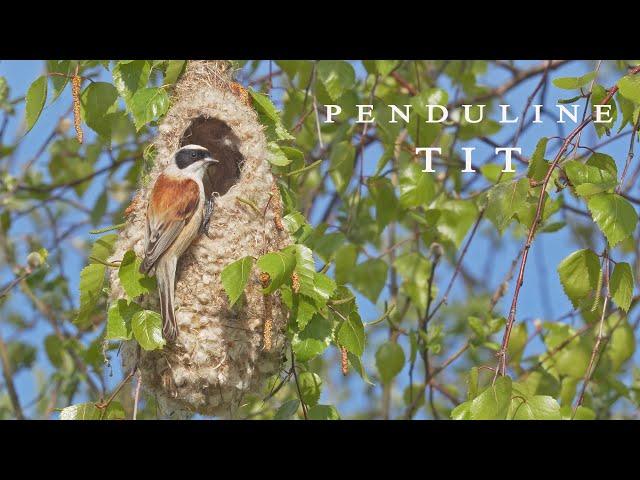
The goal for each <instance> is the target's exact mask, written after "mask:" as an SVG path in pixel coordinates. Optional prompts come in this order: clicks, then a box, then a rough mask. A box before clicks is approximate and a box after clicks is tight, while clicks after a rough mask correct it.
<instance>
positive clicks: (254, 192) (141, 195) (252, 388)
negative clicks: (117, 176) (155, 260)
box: [110, 61, 290, 418]
mask: <svg viewBox="0 0 640 480" xmlns="http://www.w3.org/2000/svg"><path fill="white" fill-rule="evenodd" d="M250 104H251V102H250V100H249V98H248V95H247V92H246V91H245V90H243V89H242V88H239V86H238V85H237V84H234V83H232V81H231V72H230V67H229V64H228V63H227V62H221V61H192V62H189V63H188V65H187V68H186V71H185V73H184V74H183V76H182V78H181V79H180V81H179V82H178V84H177V85H176V87H175V92H174V98H173V99H172V106H171V108H170V110H169V112H168V113H167V115H166V117H165V118H164V120H163V122H162V124H161V125H160V127H159V134H158V137H157V139H156V142H155V145H156V147H157V156H156V159H155V165H154V166H153V169H152V172H151V174H150V179H149V181H148V182H145V185H142V186H140V189H139V190H138V192H137V194H136V196H135V198H134V201H133V203H132V205H131V206H130V207H129V209H128V212H127V224H126V226H125V227H124V229H123V230H122V231H121V233H120V237H119V239H118V241H117V244H116V250H115V252H114V255H113V257H112V259H113V260H118V259H121V258H122V256H123V254H124V253H125V252H126V251H127V250H130V249H133V250H134V251H135V253H136V255H138V256H139V257H142V255H143V242H144V230H145V211H146V204H147V198H148V195H149V192H150V189H151V187H152V186H153V182H154V181H155V178H156V177H157V175H158V174H159V173H160V172H161V171H162V170H163V169H164V168H165V167H166V166H167V164H168V162H169V161H170V158H171V155H172V153H173V152H175V151H176V149H178V148H179V147H180V146H182V145H187V144H192V143H195V144H200V145H203V146H205V147H207V148H208V149H209V150H210V151H211V152H212V153H213V155H214V156H215V157H216V158H218V159H219V160H220V161H221V163H220V164H219V165H215V166H213V167H211V168H212V169H211V170H210V171H209V172H208V175H207V177H206V178H205V189H206V190H207V192H206V193H207V194H209V193H210V192H212V191H214V192H218V193H219V195H220V196H219V197H218V198H217V200H216V202H215V207H214V212H213V216H212V217H211V224H210V228H209V237H207V236H204V235H202V236H199V237H198V238H197V239H196V240H195V241H194V242H193V244H192V245H191V247H190V248H189V249H188V250H187V251H186V252H185V254H184V255H183V256H182V257H181V259H180V261H179V263H178V270H177V273H176V293H175V301H176V318H177V323H178V327H179V334H178V338H177V340H176V343H175V344H173V345H167V346H165V347H164V348H163V349H162V350H155V351H151V352H145V351H143V350H141V351H140V358H139V359H138V367H139V369H140V372H141V374H142V385H143V388H144V389H145V390H146V391H147V392H148V393H150V394H151V395H155V397H156V398H157V400H158V404H159V406H160V410H161V413H162V414H163V415H164V416H168V417H172V418H176V417H178V418H182V417H184V416H185V415H188V414H189V413H190V412H197V413H202V414H205V415H216V416H224V417H229V416H233V413H234V410H235V409H236V408H237V407H238V406H239V405H240V404H241V402H242V399H243V396H244V395H246V394H247V393H250V392H256V391H258V389H259V388H260V387H261V386H262V384H263V381H264V380H265V379H266V378H267V377H269V376H270V375H273V374H274V373H276V372H278V370H279V368H280V365H281V359H282V356H283V350H284V346H285V336H284V333H283V329H284V326H285V323H286V318H285V314H284V311H283V310H282V305H281V302H280V300H279V298H278V297H275V296H272V297H273V298H270V299H268V301H267V302H265V298H264V296H263V295H262V292H261V285H260V281H259V278H258V273H259V272H257V271H256V269H254V271H253V272H252V274H251V278H250V280H249V283H248V285H247V288H246V290H245V291H246V297H245V300H244V301H243V302H242V305H241V306H240V307H238V306H237V305H236V306H234V308H233V309H230V308H229V303H228V299H227V296H226V294H225V291H224V289H223V287H222V283H221V280H220V273H221V272H222V270H223V269H224V267H225V266H227V265H228V264H229V263H231V262H233V261H235V260H237V259H239V258H242V257H244V256H246V255H252V256H254V257H258V256H260V255H262V254H264V253H266V252H270V251H274V250H276V249H280V248H283V247H285V246H286V245H288V244H289V243H290V239H289V237H288V235H287V234H286V233H285V232H282V231H279V230H278V228H276V225H275V222H274V218H275V217H276V216H277V215H279V212H278V208H279V206H280V197H279V194H278V195H277V196H274V198H273V199H271V201H270V197H271V195H272V188H273V186H274V178H273V176H272V175H271V172H270V168H269V164H268V161H267V142H266V139H265V135H264V133H263V126H262V125H261V124H260V123H259V121H258V117H257V114H256V112H255V111H254V110H253V108H252V107H251V105H250ZM238 197H240V198H242V199H243V200H250V201H251V202H253V203H254V204H255V205H256V206H258V207H259V208H260V209H262V208H265V207H266V206H267V205H268V207H267V208H266V216H265V217H263V215H262V212H260V214H258V213H257V212H256V211H255V209H253V208H252V207H250V206H248V205H247V204H245V203H242V202H240V201H238V200H237V198H238ZM124 297H125V293H124V291H123V289H122V287H121V285H120V282H119V279H118V275H117V272H116V271H112V272H111V298H110V300H111V302H113V301H116V300H117V299H118V298H124ZM145 302H146V306H148V307H150V308H153V309H155V310H158V303H157V302H158V300H157V294H154V295H149V298H143V303H145ZM267 310H270V312H269V311H267ZM267 318H271V319H272V322H273V328H272V335H271V348H265V345H264V343H267V342H264V341H263V331H264V328H263V327H264V324H265V319H267ZM267 346H268V345H267ZM137 351H138V348H137V344H136V343H135V341H129V342H125V344H124V345H123V348H122V351H121V354H122V358H123V366H124V368H125V369H126V371H130V369H131V368H132V367H133V366H134V365H135V362H136V355H137Z"/></svg>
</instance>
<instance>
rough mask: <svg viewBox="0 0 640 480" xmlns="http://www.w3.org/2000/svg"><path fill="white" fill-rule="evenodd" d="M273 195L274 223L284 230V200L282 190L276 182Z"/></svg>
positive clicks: (272, 188) (272, 189)
mask: <svg viewBox="0 0 640 480" xmlns="http://www.w3.org/2000/svg"><path fill="white" fill-rule="evenodd" d="M271 196H272V197H273V223H274V224H275V226H276V229H278V230H279V231H280V232H282V231H283V230H284V225H283V224H282V202H281V201H280V190H279V189H278V185H276V184H275V183H274V184H273V187H271Z"/></svg>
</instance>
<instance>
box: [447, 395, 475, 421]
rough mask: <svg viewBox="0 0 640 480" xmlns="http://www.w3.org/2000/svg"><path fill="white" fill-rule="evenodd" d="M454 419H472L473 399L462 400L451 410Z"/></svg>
mask: <svg viewBox="0 0 640 480" xmlns="http://www.w3.org/2000/svg"><path fill="white" fill-rule="evenodd" d="M451 419H452V420H471V400H469V401H466V402H462V403H461V404H460V405H458V406H457V407H456V408H454V409H453V410H451Z"/></svg>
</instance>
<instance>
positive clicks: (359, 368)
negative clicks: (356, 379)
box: [347, 352, 373, 385]
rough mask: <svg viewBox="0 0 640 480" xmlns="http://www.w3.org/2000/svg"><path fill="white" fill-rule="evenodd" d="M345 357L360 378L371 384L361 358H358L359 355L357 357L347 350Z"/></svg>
mask: <svg viewBox="0 0 640 480" xmlns="http://www.w3.org/2000/svg"><path fill="white" fill-rule="evenodd" d="M347 358H348V359H349V363H350V364H351V366H352V367H353V369H354V370H355V371H356V372H357V373H358V375H360V378H362V380H363V381H364V382H365V383H367V384H369V385H373V383H372V382H371V380H370V379H369V376H368V375H367V372H366V371H365V369H364V365H362V360H360V357H357V356H356V355H354V354H353V353H351V352H347Z"/></svg>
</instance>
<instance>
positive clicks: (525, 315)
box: [0, 61, 628, 418]
mask: <svg viewBox="0 0 640 480" xmlns="http://www.w3.org/2000/svg"><path fill="white" fill-rule="evenodd" d="M536 63H538V62H533V61H528V62H522V63H521V64H522V65H533V64H536ZM262 69H263V70H264V71H265V72H267V71H268V70H267V67H266V65H264V66H263V67H262ZM43 70H44V62H37V61H0V76H4V77H5V78H6V79H7V81H8V83H9V86H10V88H11V91H12V94H11V96H12V98H14V97H16V96H17V95H22V94H24V93H25V92H26V90H27V88H28V87H29V85H30V83H31V82H32V81H33V80H34V79H35V78H37V76H38V75H40V74H42V73H43ZM591 70H593V64H588V63H586V62H576V63H573V64H570V65H568V66H565V67H562V68H560V69H558V70H556V71H554V72H552V73H551V76H552V78H554V77H557V76H579V75H582V74H584V73H586V72H588V71H591ZM357 71H358V75H362V73H363V69H362V67H361V66H360V64H359V62H358V63H357ZM265 72H262V73H265ZM258 75H260V73H259V74H258ZM617 75H618V74H615V73H614V74H613V75H612V74H611V72H608V71H607V70H606V69H605V70H604V71H603V72H601V76H600V83H602V84H604V85H607V86H609V85H612V84H613V83H614V82H615V79H616V77H617ZM508 77H509V73H508V72H507V71H506V70H504V69H499V68H490V69H489V71H488V72H487V74H486V75H485V76H484V77H483V81H484V83H486V84H488V85H498V84H501V83H502V82H504V81H505V80H507V79H508ZM538 80H539V77H535V78H533V79H530V80H528V81H525V82H523V83H522V84H521V85H520V86H518V87H517V88H515V89H514V90H512V91H511V92H509V93H508V94H507V95H506V96H505V98H504V99H503V101H502V102H501V103H508V104H511V105H512V107H513V111H514V112H516V114H518V115H520V112H522V110H523V108H524V104H525V102H526V99H527V97H528V95H529V94H530V93H531V91H532V90H533V88H534V87H535V85H536V83H537V82H538ZM443 86H445V87H446V85H443ZM448 90H449V89H448ZM274 92H275V93H274V97H275V99H276V100H277V99H278V94H277V92H278V90H275V91H274ZM449 93H450V97H451V96H452V95H453V92H452V91H451V90H449ZM571 96H572V92H567V91H563V90H559V89H557V88H555V87H553V86H552V85H550V89H549V93H548V97H547V98H548V106H552V105H553V104H554V103H555V101H556V100H557V99H560V98H568V97H571ZM69 99H70V92H69V88H67V89H66V91H65V92H64V93H63V101H60V100H59V101H57V102H56V103H54V104H53V105H51V106H48V107H47V108H46V109H45V111H44V112H43V114H42V117H41V119H40V120H39V122H38V124H37V125H36V127H35V129H34V130H32V131H31V132H30V133H29V134H27V136H26V137H25V138H24V139H23V140H22V141H21V142H20V145H19V151H18V154H17V156H18V158H19V161H18V162H17V165H21V164H24V162H25V161H26V160H27V159H29V158H31V157H32V156H33V155H34V154H35V152H36V151H37V148H38V147H39V146H40V145H41V144H42V142H43V141H44V139H45V138H46V137H47V135H48V134H49V133H50V132H51V130H52V129H53V128H54V127H55V125H56V122H57V121H58V119H59V118H60V116H61V115H62V114H63V113H64V110H65V109H66V108H67V106H68V105H69ZM552 102H553V103H552ZM581 105H582V102H581ZM581 108H582V107H581ZM20 110H22V107H20ZM23 115H24V114H23V112H22V111H19V112H18V115H17V116H16V117H15V118H16V119H21V118H22V117H23ZM498 115H499V113H498V112H494V113H493V114H492V115H491V118H494V119H498ZM20 128H21V125H20V123H19V121H16V120H13V121H12V122H10V124H9V129H8V134H7V139H8V140H9V139H12V138H14V136H15V135H16V134H17V132H19V131H20ZM514 128H515V127H511V126H509V125H507V126H504V127H503V129H502V131H501V132H500V133H499V134H498V135H496V136H494V137H492V138H493V139H494V140H495V141H496V142H497V143H500V142H502V141H506V139H507V138H509V137H510V136H511V135H512V134H513V132H514ZM556 129H557V125H556V124H555V123H554V122H553V121H552V120H551V119H545V121H544V123H543V124H539V125H533V126H532V127H531V128H530V129H529V130H528V131H527V132H526V134H524V135H522V138H521V140H520V142H519V145H518V146H520V147H522V153H523V154H524V155H525V156H530V155H531V153H532V152H533V149H534V147H535V143H536V142H537V140H538V139H539V138H540V137H542V136H554V135H556V134H557V130H556ZM570 129H572V124H570V123H569V124H567V126H566V131H569V130H570ZM85 135H92V133H91V132H90V131H89V129H86V130H85ZM593 138H595V132H594V129H593V127H592V126H589V127H588V128H587V130H585V133H584V134H583V137H582V142H583V143H584V144H586V145H592V144H593V143H595V142H593ZM550 145H553V148H556V149H557V147H558V146H559V142H557V141H555V142H554V143H553V144H551V143H550ZM466 146H476V147H477V156H476V157H475V158H476V159H478V160H484V159H485V158H487V156H488V155H489V154H490V152H491V149H490V148H489V147H487V146H486V145H484V144H482V143H479V142H477V143H469V144H468V145H466ZM627 149H628V137H625V138H624V139H621V140H619V141H616V142H613V143H612V144H610V145H608V146H606V147H605V148H603V149H601V150H600V151H601V152H603V153H607V154H609V155H611V156H612V157H613V158H614V159H615V160H616V162H617V164H618V169H619V171H621V170H622V167H623V165H624V161H625V158H626V153H627ZM380 154H381V151H380V150H379V149H375V148H373V149H369V150H367V154H366V157H365V174H367V173H369V174H372V173H373V172H374V169H375V166H376V163H377V161H378V157H379V155H380ZM549 156H550V154H549V153H548V154H547V158H549ZM102 161H103V162H104V161H105V159H103V160H102ZM99 165H100V164H99ZM514 165H515V167H516V169H517V171H518V173H521V172H522V168H523V167H522V166H521V165H520V164H518V163H517V162H515V163H514ZM15 168H16V167H14V168H13V170H12V173H16V169H15ZM34 168H38V164H36V165H35V166H34ZM436 168H437V167H436ZM467 175H473V174H467ZM98 181H99V180H98ZM94 190H97V189H94ZM96 196H97V194H96V193H95V192H92V189H89V190H88V191H87V193H86V194H85V196H84V197H83V203H85V204H86V205H88V206H91V205H93V203H94V202H95V197H96ZM323 201H326V200H325V199H323ZM31 228H32V227H31V225H30V224H29V223H28V222H26V221H22V222H17V223H16V224H15V225H14V227H13V229H12V231H11V234H12V236H13V237H14V238H15V237H18V236H20V235H23V234H25V233H32V232H31V231H30V229H31ZM89 228H91V227H87V228H85V229H80V230H78V232H77V234H76V236H75V237H72V238H71V239H69V240H68V241H67V242H66V243H65V246H64V248H65V269H66V273H67V275H68V277H69V278H70V280H71V284H70V288H71V290H72V292H73V295H74V298H75V299H76V301H77V298H78V292H77V282H78V277H79V272H80V270H81V269H82V267H83V266H84V264H85V260H86V259H85V258H84V256H83V255H81V254H80V253H79V250H77V249H75V248H74V245H75V244H77V243H78V242H80V241H87V240H89V241H90V240H91V238H90V237H91V236H90V235H89V234H88V230H89ZM488 228H489V226H488V225H487V224H486V222H483V224H482V225H481V229H488ZM506 235H511V234H510V233H507V234H506ZM521 243H522V241H521V240H516V241H514V240H511V241H507V242H504V246H503V247H502V248H501V249H500V250H499V251H497V252H493V251H491V244H490V242H489V239H488V237H486V236H482V235H481V236H478V238H477V239H476V240H475V241H474V242H473V243H472V246H471V248H470V250H469V252H468V254H467V257H466V261H465V263H464V265H465V267H466V268H467V269H468V270H469V271H470V272H471V273H473V274H474V275H475V276H476V277H477V278H483V279H484V281H486V283H488V284H490V285H495V284H496V283H497V282H498V281H500V280H501V279H502V278H503V276H504V274H505V272H506V270H507V269H508V267H509V264H510V263H511V261H512V259H513V258H514V257H515V255H516V253H517V252H518V250H519V248H520V246H521ZM577 248H579V247H578V246H577V245H576V244H575V242H573V241H570V237H569V232H568V229H567V228H565V229H563V230H561V231H560V232H556V233H554V234H551V235H549V234H546V235H539V236H538V237H537V238H536V240H535V242H534V246H533V248H532V250H531V259H530V263H529V265H528V268H527V271H526V276H525V284H524V287H523V290H522V292H521V295H520V303H519V308H518V321H521V320H524V319H527V320H529V321H530V320H532V319H536V318H540V319H544V320H550V319H553V318H556V317H558V316H560V315H561V314H563V313H565V312H568V311H569V310H570V309H571V305H570V303H569V301H568V300H567V298H566V297H565V295H564V293H563V292H562V288H561V286H560V282H559V279H558V276H557V274H556V272H555V266H556V265H557V264H558V263H559V262H560V261H561V260H562V259H563V258H565V257H566V256H567V255H568V254H569V253H571V252H573V251H574V250H576V249H577ZM23 253H25V252H23ZM26 253H28V252H26ZM488 261H489V262H494V263H495V265H496V268H494V269H493V272H492V276H491V278H484V277H485V274H484V271H485V270H484V269H485V266H486V264H487V262H488ZM444 271H445V270H443V272H444ZM449 272H450V269H449V270H448V271H447V273H446V274H443V273H440V275H442V276H441V277H440V280H439V283H440V285H442V287H441V288H444V285H443V284H444V283H445V281H448V278H449ZM11 278H12V276H11V273H10V272H9V270H8V269H7V268H4V267H3V266H0V284H4V283H6V282H7V281H8V280H10V279H11ZM511 283H512V286H513V282H511ZM545 286H546V288H545ZM512 293H513V292H512V290H510V291H509V292H508V293H507V294H506V295H505V297H504V298H505V300H503V302H502V303H501V304H499V306H498V308H497V309H496V312H499V313H501V314H504V315H506V313H507V309H508V303H509V301H510V299H511V296H512ZM464 294H465V292H464V290H463V289H462V288H460V282H458V283H457V287H456V288H454V290H453V296H454V297H456V298H461V295H464ZM386 295H387V293H386V292H385V293H384V294H383V297H382V300H384V297H385V296H386ZM545 296H546V297H548V299H549V302H548V305H547V306H546V307H545V302H541V301H540V298H541V297H545ZM359 305H360V310H361V314H362V317H363V320H364V321H365V322H368V321H371V320H373V319H375V318H377V317H378V316H379V315H380V310H381V308H382V307H379V308H376V306H375V305H373V304H371V302H369V301H368V300H367V299H365V298H363V297H359ZM12 306H13V307H14V308H15V309H16V310H18V311H21V310H22V307H21V306H20V305H19V304H18V302H13V303H12ZM529 325H530V329H529V331H530V332H531V330H532V328H531V324H529ZM0 328H2V332H3V334H7V333H8V329H7V328H6V326H5V325H2V324H0ZM383 330H384V329H378V332H376V333H375V336H376V339H381V338H382V337H383V336H384V335H386V333H385V332H383ZM50 333H51V332H50V329H49V328H48V326H45V325H44V324H41V326H39V327H38V329H37V330H36V331H35V332H34V333H33V336H32V337H30V338H28V339H26V340H27V341H30V342H33V343H34V344H37V343H39V342H41V339H42V338H43V337H44V336H46V335H48V334H50ZM531 348H532V350H531V351H533V350H535V349H536V348H539V345H536V344H535V343H534V344H533V345H532V347H531ZM405 352H406V353H407V355H408V352H409V351H408V348H406V345H405ZM528 352H529V350H528ZM374 353H375V350H373V349H368V351H367V352H366V353H365V368H366V369H367V370H368V371H369V372H370V373H373V372H374V371H375V363H374ZM445 355H446V352H445ZM442 358H444V357H442ZM442 358H439V357H438V356H435V362H436V363H437V362H438V361H439V360H442ZM46 363H47V361H46V358H45V355H44V352H40V357H39V358H38V362H37V368H40V369H43V370H44V371H48V370H49V368H48V367H47V366H46ZM117 363H118V362H117V360H115V361H113V362H112V364H113V366H114V375H113V377H111V378H110V379H109V382H110V383H112V384H115V383H117V381H118V380H119V378H120V372H119V368H118V365H117ZM336 373H337V372H336ZM33 378H34V376H33V375H32V374H31V372H24V373H22V374H20V375H18V378H17V387H18V390H19V393H20V396H21V399H22V403H24V404H27V403H29V401H30V399H32V398H33V397H34V395H35V394H36V390H35V385H34V384H33ZM399 379H400V380H399V385H400V386H403V385H405V384H406V371H405V372H403V373H402V374H401V375H400V377H399ZM349 381H350V382H352V385H353V386H354V387H355V388H354V391H355V392H356V395H354V396H353V397H351V398H349V399H347V400H345V401H343V402H340V403H339V405H338V409H339V411H340V413H341V415H342V416H343V417H346V418H348V417H349V416H350V415H351V414H353V413H354V412H356V411H358V410H359V409H360V408H361V405H362V402H365V401H367V400H366V398H365V395H364V392H365V389H366V388H370V387H366V386H365V385H364V384H363V383H362V381H361V380H360V379H359V378H358V377H357V376H355V375H352V378H351V380H349ZM373 388H378V389H379V388H380V386H376V387H373ZM398 392H399V394H401V392H402V390H401V389H398ZM321 402H324V403H332V398H331V395H329V394H328V392H326V391H325V392H323V396H322V399H321ZM27 413H29V412H28V410H27Z"/></svg>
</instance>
